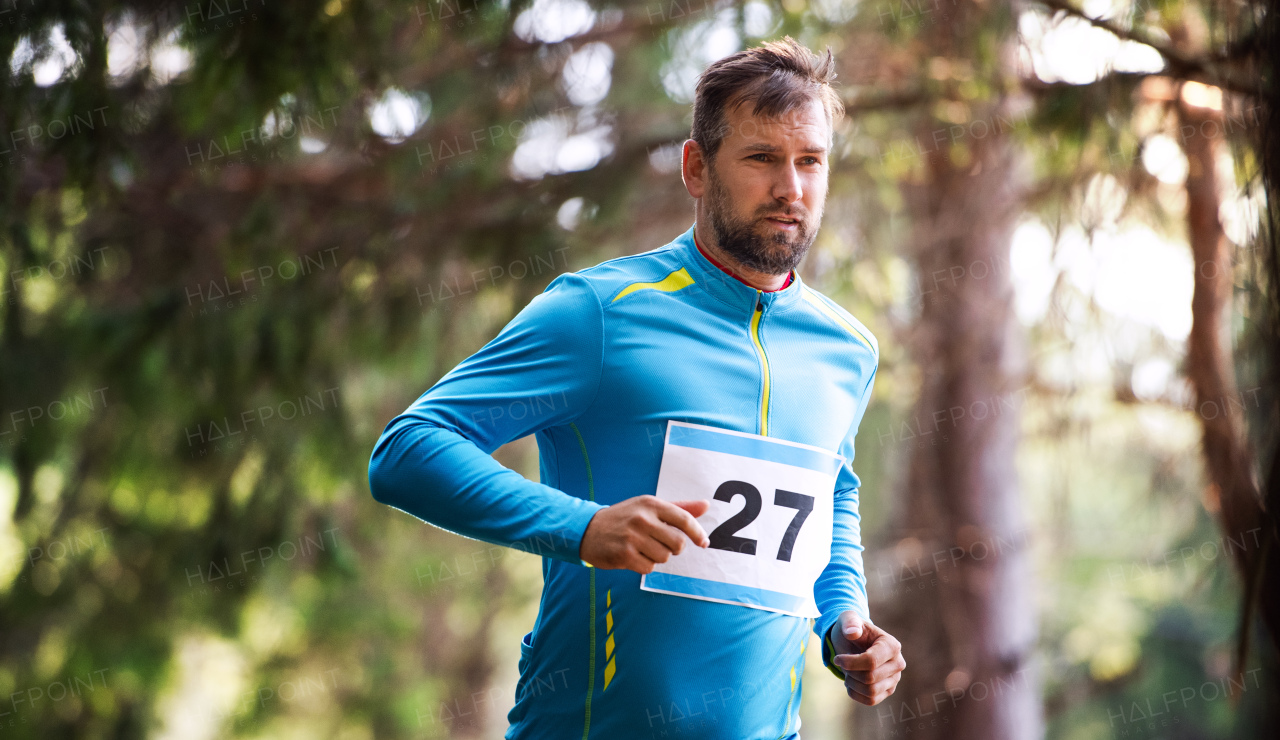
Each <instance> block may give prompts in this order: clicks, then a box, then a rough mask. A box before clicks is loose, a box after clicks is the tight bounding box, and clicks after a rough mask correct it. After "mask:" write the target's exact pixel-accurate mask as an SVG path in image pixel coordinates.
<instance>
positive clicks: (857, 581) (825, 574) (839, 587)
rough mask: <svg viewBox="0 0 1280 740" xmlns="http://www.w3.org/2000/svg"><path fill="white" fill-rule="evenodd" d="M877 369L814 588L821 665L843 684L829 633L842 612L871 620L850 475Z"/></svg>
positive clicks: (846, 450) (849, 448) (857, 418)
mask: <svg viewBox="0 0 1280 740" xmlns="http://www.w3.org/2000/svg"><path fill="white" fill-rule="evenodd" d="M879 369H880V366H879V362H878V361H877V363H876V366H875V367H874V368H873V369H872V371H871V377H870V378H868V379H867V387H866V389H865V390H864V391H863V392H862V398H861V399H860V400H859V402H858V410H857V413H856V414H855V415H854V421H853V426H852V427H851V428H850V429H849V434H848V436H847V437H846V439H845V444H844V447H843V449H842V450H841V454H842V455H844V456H845V461H844V465H843V466H842V467H841V468H840V473H839V475H838V476H837V477H836V491H835V502H834V522H833V529H832V537H831V560H830V561H829V562H828V563H827V567H826V568H825V569H824V570H823V571H822V575H821V576H819V577H818V580H817V582H816V583H815V584H814V587H813V590H814V599H815V601H817V604H818V611H819V612H821V614H822V616H820V617H819V618H818V620H817V621H816V622H815V623H814V626H813V631H814V632H815V633H816V634H817V635H818V639H820V640H822V663H823V665H825V666H826V667H827V668H828V669H830V670H831V672H832V673H834V674H835V675H836V676H837V677H838V678H840V680H842V681H843V680H844V671H842V670H840V668H838V667H837V666H836V665H835V664H834V663H832V662H831V659H832V658H834V657H835V647H834V645H832V642H831V636H830V635H829V634H828V633H829V632H830V630H831V626H832V625H833V624H835V623H836V622H837V621H838V620H839V619H840V614H841V612H845V611H854V612H857V613H858V615H859V616H861V617H862V618H863V619H864V620H866V621H871V615H870V611H869V610H868V608H867V579H866V571H865V570H864V569H863V566H862V530H861V518H860V517H859V515H858V489H859V486H861V481H859V480H858V476H857V474H855V473H854V472H853V456H854V445H853V441H854V438H855V436H856V435H857V432H858V426H859V425H861V423H862V416H863V414H865V413H866V411H867V405H868V403H869V402H870V400H871V387H872V385H873V384H874V383H875V379H876V372H877V371H878V370H879Z"/></svg>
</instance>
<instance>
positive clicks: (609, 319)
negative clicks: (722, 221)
mask: <svg viewBox="0 0 1280 740" xmlns="http://www.w3.org/2000/svg"><path fill="white" fill-rule="evenodd" d="M878 362H879V349H878V346H877V344H876V340H875V338H874V337H873V336H872V335H871V333H870V332H869V331H867V329H866V327H864V326H863V325H862V324H861V323H859V322H858V321H857V320H856V319H855V318H854V317H853V316H852V315H850V314H849V313H848V312H847V311H845V310H844V309H842V308H841V307H840V306H839V305H837V304H836V303H835V302H833V301H831V300H830V299H828V298H826V297H825V296H823V295H821V294H819V293H818V292H817V291H815V290H813V289H812V288H810V287H809V286H808V285H806V284H804V283H803V281H802V280H800V277H799V275H798V274H797V275H796V276H795V278H794V280H793V281H792V283H791V284H790V285H789V286H787V287H786V288H784V289H782V290H779V291H774V292H764V291H759V290H756V289H755V288H752V287H750V286H748V285H746V284H744V283H742V282H740V281H739V280H737V279H735V278H733V277H732V276H730V275H728V274H727V273H725V272H723V271H722V270H720V268H718V267H716V266H715V265H714V264H712V263H711V262H710V261H708V260H707V258H706V257H705V256H704V255H703V254H701V252H699V251H698V249H697V248H696V247H695V244H694V239H693V227H690V228H689V230H687V231H686V232H685V233H683V234H681V235H680V236H679V237H677V238H676V239H675V240H674V241H672V242H671V243H669V244H667V245H666V246H663V247H660V248H658V249H654V250H651V251H648V252H644V253H642V254H636V255H631V256H627V257H620V258H617V259H611V260H607V261H605V262H602V263H600V264H598V265H596V266H594V267H590V268H587V269H585V270H581V271H579V272H576V273H565V274H562V275H560V276H559V277H557V278H556V279H555V280H553V281H552V282H551V284H550V285H548V286H547V288H546V290H545V291H544V292H543V293H541V294H540V295H538V296H537V297H535V298H534V299H533V300H532V301H530V302H529V304H528V305H527V306H525V308H524V309H523V310H521V311H520V313H519V314H518V315H517V316H516V317H515V318H514V319H512V320H511V322H510V323H509V324H507V326H506V327H504V328H503V329H502V331H501V332H500V333H499V334H498V336H497V337H495V338H494V339H493V340H492V341H490V342H489V343H488V344H486V345H485V346H484V347H482V348H481V349H480V350H479V351H477V352H476V353H475V354H473V355H472V356H471V357H469V358H467V359H466V360H465V361H463V362H462V363H461V364H459V365H458V366H457V367H455V368H454V369H453V370H451V371H450V372H449V373H447V374H446V375H445V376H444V377H442V378H441V379H440V380H439V382H437V383H436V384H435V385H434V386H432V387H431V388H430V389H429V390H428V391H427V392H426V393H424V394H423V395H422V397H420V398H419V399H418V400H417V401H416V402H414V404H413V405H412V406H410V407H409V409H407V410H406V411H405V412H404V413H403V414H401V415H399V416H397V417H396V418H394V419H392V420H391V422H390V423H389V424H388V425H387V427H386V429H385V430H384V431H383V433H382V436H381V438H380V439H379V440H378V442H377V445H376V447H375V448H374V451H373V457H372V459H371V461H370V464H369V485H370V489H371V491H372V493H373V496H374V498H375V499H377V500H378V501H380V502H382V503H385V504H389V505H391V506H394V507H396V508H398V509H402V510H404V511H406V512H408V513H410V514H413V515H414V516H416V517H418V518H420V519H423V520H425V521H428V522H431V523H432V524H435V525H437V526H439V527H442V528H444V529H448V530H450V531H453V532H456V533H458V534H461V535H464V536H467V537H472V538H475V539H479V540H484V541H486V542H491V543H496V544H500V545H507V546H511V547H516V548H520V549H521V550H525V551H528V552H534V553H538V554H540V555H542V556H543V567H542V574H543V579H544V587H543V595H542V603H541V606H540V609H539V611H538V617H537V620H536V622H535V623H534V627H533V630H532V631H531V632H530V633H529V634H527V635H525V637H524V640H523V643H522V645H521V659H520V666H519V669H520V676H521V678H520V683H519V688H518V689H517V692H516V704H515V707H514V708H513V709H512V710H511V712H510V714H509V716H508V719H509V721H510V723H511V726H510V728H509V729H508V732H507V737H508V738H521V739H523V738H539V739H541V738H548V739H552V740H565V739H567V738H578V737H581V738H583V739H584V740H589V738H593V737H594V738H609V739H610V740H618V739H622V738H662V737H700V738H724V739H725V740H747V739H748V738H768V739H769V740H774V739H776V738H786V737H795V736H798V735H797V730H798V728H799V724H800V723H799V707H800V692H801V679H802V675H803V670H804V651H805V649H806V644H807V642H808V632H809V631H810V630H812V631H813V632H815V633H816V634H817V635H819V637H820V638H822V637H824V636H826V634H827V630H828V628H829V627H830V626H831V625H832V623H833V622H835V620H836V619H837V617H838V616H839V614H840V613H841V612H842V611H845V610H853V611H855V612H857V613H859V614H861V615H862V616H863V617H864V618H865V617H867V616H868V612H867V598H866V580H865V576H864V573H863V565H862V545H861V542H860V533H859V517H858V486H859V481H858V477H857V475H855V474H854V472H853V468H852V467H851V465H852V462H853V459H854V436H855V433H856V432H857V429H858V424H859V422H860V421H861V419H862V416H863V413H864V412H865V411H866V407H867V402H868V400H869V398H870V396H871V387H872V382H873V380H874V378H875V374H876V369H877V367H878ZM672 419H675V420H680V421H687V422H693V423H697V424H705V425H709V426H715V427H720V428H724V429H731V430H737V431H742V432H749V433H754V434H762V435H768V436H773V437H779V438H781V439H785V440H791V441H794V442H801V443H805V444H810V445H817V446H819V447H822V448H824V449H828V450H832V451H837V452H839V453H840V454H842V455H844V457H845V463H844V465H843V467H842V468H841V470H840V473H839V476H838V477H837V480H836V491H835V500H834V527H833V533H832V546H831V560H830V562H829V563H828V565H827V566H826V568H825V570H824V571H823V573H822V576H821V578H820V579H819V580H818V582H817V583H816V584H815V587H814V597H815V600H816V602H817V605H818V608H819V610H820V611H821V617H820V618H819V619H817V620H812V619H807V618H803V617H793V616H787V615H782V614H778V613H775V612H769V611H763V610H759V609H752V608H748V607H743V606H734V605H729V604H721V603H715V602H710V601H699V600H695V599H690V598H684V597H680V596H672V595H668V594H659V593H654V592H649V591H641V590H640V588H639V585H640V575H639V574H638V573H635V572H633V571H629V570H600V569H596V568H592V567H589V566H587V565H586V564H585V563H583V562H582V561H581V560H580V558H579V552H578V549H579V546H580V544H581V542H582V535H583V533H584V531H585V530H586V528H587V524H588V523H589V522H590V520H591V517H592V516H594V515H595V513H596V512H597V511H598V510H599V509H601V508H602V507H604V506H607V505H609V504H613V503H617V502H619V501H622V500H624V499H627V498H631V497H633V496H640V495H643V494H652V493H654V491H655V489H656V487H657V478H658V469H659V466H660V464H661V457H662V449H663V439H664V434H665V431H666V424H667V421H668V420H672ZM528 434H534V435H536V439H537V442H538V453H539V461H540V466H539V467H540V480H541V482H539V483H534V482H532V481H530V480H527V479H526V478H524V477H523V476H522V475H520V474H519V473H516V472H514V471H512V470H509V469H507V468H505V467H503V466H502V465H501V464H499V463H498V462H497V461H495V460H494V459H493V458H492V457H490V453H492V452H493V451H494V450H496V449H497V448H498V447H499V446H501V445H503V444H505V443H507V442H510V441H512V440H515V439H519V438H521V437H524V436H525V435H528ZM830 657H831V656H830V645H829V642H827V643H823V660H824V663H825V664H826V665H827V666H828V667H829V668H832V670H833V671H834V672H836V673H837V675H839V669H837V668H834V667H832V665H831V663H830Z"/></svg>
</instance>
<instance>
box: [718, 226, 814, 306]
mask: <svg viewBox="0 0 1280 740" xmlns="http://www.w3.org/2000/svg"><path fill="white" fill-rule="evenodd" d="M693 246H695V247H697V248H698V251H699V252H702V256H703V257H706V258H707V260H708V261H710V262H711V264H713V265H715V266H716V267H719V268H720V270H721V272H724V273H725V274H726V275H731V276H732V277H733V279H734V280H737V281H738V282H740V283H742V284H743V285H745V286H747V287H748V288H752V289H754V290H761V291H763V292H765V293H777V292H778V291H779V290H785V289H786V287H787V286H788V285H790V284H791V280H792V278H794V277H795V275H796V273H795V270H792V271H791V272H788V273H787V280H786V282H784V283H783V284H782V287H781V288H774V289H773V290H764V289H763V288H756V286H754V285H752V284H751V283H748V282H747V281H746V280H743V279H742V278H740V277H738V276H737V275H734V274H733V273H732V272H729V268H727V267H725V266H724V265H722V264H720V263H719V262H716V260H715V258H714V257H712V256H711V255H709V254H707V253H706V251H705V250H703V248H702V245H701V244H699V243H698V234H697V233H696V232H695V233H694V235H693Z"/></svg>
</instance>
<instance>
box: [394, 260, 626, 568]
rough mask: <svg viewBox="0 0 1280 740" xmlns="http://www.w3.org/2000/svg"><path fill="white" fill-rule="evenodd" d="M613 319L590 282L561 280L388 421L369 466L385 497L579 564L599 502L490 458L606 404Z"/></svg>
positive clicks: (482, 536)
mask: <svg viewBox="0 0 1280 740" xmlns="http://www.w3.org/2000/svg"><path fill="white" fill-rule="evenodd" d="M603 344H604V315H603V309H602V308H601V305H600V301H599V299H598V297H597V296H596V292H595V290H594V288H592V287H591V285H590V284H589V283H588V282H587V280H586V278H584V277H582V276H581V275H578V274H576V273H565V274H562V275H560V276H559V277H557V278H556V279H555V280H553V281H551V284H550V285H548V286H547V288H546V290H544V291H543V292H542V293H541V294H539V295H538V296H536V297H535V298H534V299H533V300H532V301H530V302H529V304H528V305H527V306H525V307H524V309H522V310H521V311H520V313H519V314H517V315H516V317H515V318H513V319H512V320H511V321H510V323H508V324H507V325H506V326H505V327H504V328H503V329H502V331H501V332H499V333H498V335H497V336H496V337H495V338H494V339H493V340H492V341H490V342H489V343H488V344H486V345H484V346H483V347H481V348H480V349H479V350H478V351H477V352H476V353H475V354H473V355H471V356H470V357H468V358H467V359H466V360H464V361H463V362H462V363H460V364H459V365H458V366H457V367H455V368H453V369H452V370H450V371H449V372H448V373H446V374H445V375H444V377H442V378H441V379H440V380H439V381H438V382H437V383H436V384H435V385H433V386H432V387H431V388H430V389H429V390H428V391H427V392H426V393H424V394H423V395H422V396H421V397H420V398H419V399H418V400H417V401H415V402H414V404H413V405H412V406H410V407H409V408H408V409H407V410H406V411H405V412H404V413H402V414H400V415H399V416H397V417H395V418H394V419H392V420H391V422H390V423H388V424H387V427H386V429H384V430H383V432H382V435H381V437H379V439H378V442H377V444H376V445H375V446H374V449H373V455H372V457H371V458H370V460H369V489H370V492H371V493H372V494H373V498H374V499H376V500H377V501H379V502H381V503H384V504H388V505H390V506H393V507H395V508H397V509H400V510H402V511H405V512H407V513H409V514H412V515H413V516H416V517H418V518H419V519H422V520H424V521H426V522H430V523H431V524H434V525H436V526H438V527H441V528H443V529H446V530H449V531H451V532H455V533H457V534H460V535H463V536H466V537H471V538H474V539H478V540H483V541H485V542H490V543H493V544H498V545H506V546H508V547H515V548H518V549H521V550H524V551H526V552H533V553H536V554H539V555H544V556H547V557H553V558H557V559H560V560H564V561H567V562H570V563H575V564H583V562H582V560H581V559H580V558H579V557H578V549H579V546H580V545H581V543H582V535H583V533H584V532H585V531H586V528H587V524H588V523H590V521H591V518H592V517H593V516H594V515H595V513H596V512H597V511H599V510H600V509H602V508H604V507H603V506H601V505H600V504H597V503H594V502H590V501H586V500H584V499H581V498H578V497H576V496H572V495H570V494H567V493H565V492H563V491H560V490H558V489H555V488H552V487H550V486H547V485H544V484H542V483H534V482H533V481H530V480H528V479H527V478H525V477H524V476H523V475H520V474H519V473H517V472H515V471H514V470H510V469H509V468H506V467H504V466H503V465H502V464H500V463H499V462H498V461H496V460H494V459H493V458H492V457H490V455H491V453H492V452H493V451H494V450H496V449H497V448H498V447H500V446H502V445H503V444H506V443H507V442H510V441H512V440H515V439H520V438H522V437H525V436H527V435H529V434H532V433H534V432H537V431H539V430H541V429H545V428H548V427H552V426H557V425H561V424H567V423H570V422H572V421H573V420H575V419H576V418H577V417H578V416H580V415H581V414H582V413H583V411H585V410H586V409H587V408H588V407H589V406H590V405H591V404H592V402H593V401H594V400H595V396H596V392H597V391H598V389H599V386H600V374H601V369H602V365H603V356H602V352H603Z"/></svg>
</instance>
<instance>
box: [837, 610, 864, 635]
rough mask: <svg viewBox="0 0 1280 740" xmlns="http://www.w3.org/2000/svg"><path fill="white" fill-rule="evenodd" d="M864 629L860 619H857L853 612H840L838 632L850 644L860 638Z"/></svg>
mask: <svg viewBox="0 0 1280 740" xmlns="http://www.w3.org/2000/svg"><path fill="white" fill-rule="evenodd" d="M864 629H865V625H864V624H863V622H862V617H859V616H858V615H857V614H856V613H854V612H841V614H840V631H841V632H842V633H843V634H844V636H845V638H846V639H848V640H849V641H850V642H852V641H853V640H857V639H858V638H860V637H862V633H863V630H864Z"/></svg>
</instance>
